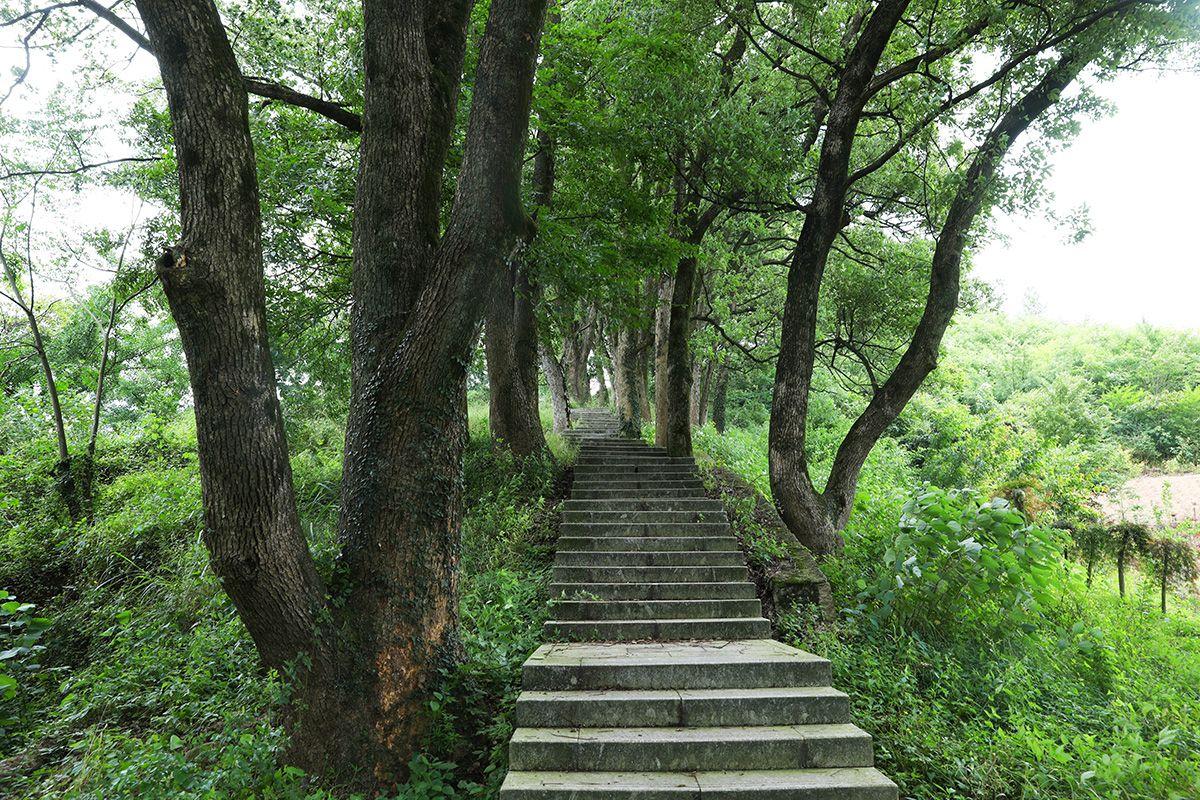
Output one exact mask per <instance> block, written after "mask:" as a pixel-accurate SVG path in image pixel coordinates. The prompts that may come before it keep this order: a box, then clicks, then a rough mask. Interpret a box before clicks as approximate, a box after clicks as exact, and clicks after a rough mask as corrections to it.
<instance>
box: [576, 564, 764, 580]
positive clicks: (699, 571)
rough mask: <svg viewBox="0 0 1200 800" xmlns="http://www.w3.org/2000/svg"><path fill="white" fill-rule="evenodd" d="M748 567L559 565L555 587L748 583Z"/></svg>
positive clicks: (740, 565) (739, 565) (741, 565)
mask: <svg viewBox="0 0 1200 800" xmlns="http://www.w3.org/2000/svg"><path fill="white" fill-rule="evenodd" d="M747 574H748V573H747V571H746V565H745V564H738V565H737V566H734V567H708V566H691V567H623V566H622V567H618V566H596V565H587V566H562V565H555V567H554V568H553V570H552V580H553V581H554V582H555V583H724V582H726V581H744V580H746V576H747Z"/></svg>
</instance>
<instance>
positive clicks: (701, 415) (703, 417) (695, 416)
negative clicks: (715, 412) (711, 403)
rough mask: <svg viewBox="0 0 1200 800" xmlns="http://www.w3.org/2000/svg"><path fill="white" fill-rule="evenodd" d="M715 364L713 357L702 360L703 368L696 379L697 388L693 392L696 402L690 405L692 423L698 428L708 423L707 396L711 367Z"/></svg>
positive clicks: (711, 375) (710, 380)
mask: <svg viewBox="0 0 1200 800" xmlns="http://www.w3.org/2000/svg"><path fill="white" fill-rule="evenodd" d="M716 364H717V360H716V359H715V358H710V359H708V360H707V361H705V362H704V370H703V371H702V372H701V373H700V375H699V378H698V381H697V382H698V383H699V389H698V390H697V391H695V392H694V394H695V396H696V404H695V405H694V406H693V407H692V424H693V425H695V426H696V427H699V428H703V427H704V426H705V425H706V424H708V396H709V389H710V388H711V387H712V377H713V368H714V367H715V366H716ZM694 380H695V379H694Z"/></svg>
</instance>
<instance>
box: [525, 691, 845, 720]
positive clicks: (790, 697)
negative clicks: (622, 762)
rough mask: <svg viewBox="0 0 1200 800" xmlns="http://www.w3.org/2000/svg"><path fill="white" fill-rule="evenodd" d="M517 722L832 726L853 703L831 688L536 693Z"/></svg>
mask: <svg viewBox="0 0 1200 800" xmlns="http://www.w3.org/2000/svg"><path fill="white" fill-rule="evenodd" d="M516 721H517V725H518V726H519V727H530V728H564V727H566V728H649V727H660V728H683V727H701V728H705V727H717V726H727V725H833V724H841V723H847V722H849V721H850V699H849V698H848V697H847V696H846V695H845V694H844V693H842V692H839V691H838V690H837V689H832V688H830V687H828V686H788V687H768V688H757V689H594V690H589V691H566V692H536V691H535V692H522V693H521V695H520V696H519V697H518V698H517V709H516Z"/></svg>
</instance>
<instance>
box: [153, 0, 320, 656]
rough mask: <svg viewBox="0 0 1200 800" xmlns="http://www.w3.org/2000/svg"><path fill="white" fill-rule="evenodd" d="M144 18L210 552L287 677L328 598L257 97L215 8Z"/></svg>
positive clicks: (164, 4)
mask: <svg viewBox="0 0 1200 800" xmlns="http://www.w3.org/2000/svg"><path fill="white" fill-rule="evenodd" d="M137 6H138V10H139V11H140V12H141V16H142V19H143V21H144V22H145V25H146V31H147V33H148V34H149V37H150V41H151V42H152V43H153V45H154V51H155V53H157V54H158V63H159V68H160V70H161V73H162V80H163V86H164V88H165V89H166V93H167V103H168V105H169V108H170V112H171V121H172V125H173V131H174V139H175V151H176V155H177V160H178V164H179V194H180V212H181V216H182V237H181V240H180V243H179V245H178V247H175V248H173V249H172V250H171V251H169V252H168V253H166V254H165V255H164V256H163V257H162V258H161V259H160V260H159V263H158V270H159V275H160V276H161V278H162V284H163V291H164V292H165V293H166V296H167V302H168V303H169V305H170V308H171V314H172V316H173V317H174V318H175V322H176V324H177V325H178V327H179V335H180V339H181V342H182V344H183V350H184V354H185V355H186V357H187V362H188V374H189V376H190V379H191V384H192V395H193V402H194V404H195V413H196V439H197V445H198V450H199V455H200V484H201V490H202V493H203V499H204V543H205V545H206V546H207V547H208V550H209V553H210V558H211V563H212V567H213V571H214V572H215V573H216V574H217V576H218V577H219V578H220V579H221V584H222V587H223V588H224V589H225V591H226V592H227V593H228V594H229V596H230V598H231V599H232V600H233V603H234V606H235V607H236V608H237V610H238V615H239V616H240V617H241V619H242V621H243V622H244V623H245V625H246V628H247V630H248V631H249V633H250V636H251V638H253V640H254V643H255V645H256V646H257V648H258V652H259V654H260V656H261V657H262V660H263V662H264V663H265V664H266V665H267V666H270V667H276V668H283V667H284V665H285V664H287V663H289V662H290V661H292V660H294V659H295V658H296V657H297V656H300V655H302V654H309V655H310V656H312V655H313V654H314V653H315V648H314V632H315V631H316V628H317V620H318V616H319V614H320V610H321V609H322V607H323V605H324V596H325V588H324V586H323V585H322V582H321V580H320V578H319V577H318V576H317V572H316V569H315V568H314V565H313V561H312V558H311V556H310V554H309V551H308V547H307V544H306V542H305V539H304V535H303V533H302V532H301V530H300V521H299V517H298V515H297V512H296V502H295V495H294V492H293V489H292V471H291V465H290V463H289V461H288V452H287V441H286V438H285V436H284V430H283V418H282V415H281V412H280V407H279V399H278V396H277V395H276V391H275V371H274V367H273V365H272V363H271V348H270V344H269V342H268V341H267V324H266V312H265V298H264V286H263V265H262V242H261V235H260V223H259V205H258V181H257V178H256V174H255V163H254V150H253V146H252V145H251V141H250V128H249V121H248V117H247V111H246V103H247V97H246V92H245V90H244V89H243V88H242V81H241V74H240V72H239V70H238V65H237V61H236V60H235V58H234V55H233V50H232V49H231V48H230V46H229V42H228V40H227V39H226V36H225V31H224V28H223V27H222V25H221V20H220V17H219V16H218V14H217V9H216V7H215V6H214V5H213V4H212V2H211V0H138V3H137ZM314 662H315V664H314V666H315V667H318V668H319V667H320V666H321V659H320V657H319V654H318V655H317V656H314Z"/></svg>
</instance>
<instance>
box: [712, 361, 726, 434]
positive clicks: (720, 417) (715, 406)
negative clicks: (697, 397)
mask: <svg viewBox="0 0 1200 800" xmlns="http://www.w3.org/2000/svg"><path fill="white" fill-rule="evenodd" d="M728 391H729V359H728V358H726V359H725V360H724V361H722V362H721V368H720V369H719V370H717V376H716V383H715V386H714V387H713V396H712V421H713V426H714V427H715V428H716V429H717V433H724V432H725V404H726V394H727V392H728Z"/></svg>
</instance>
